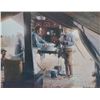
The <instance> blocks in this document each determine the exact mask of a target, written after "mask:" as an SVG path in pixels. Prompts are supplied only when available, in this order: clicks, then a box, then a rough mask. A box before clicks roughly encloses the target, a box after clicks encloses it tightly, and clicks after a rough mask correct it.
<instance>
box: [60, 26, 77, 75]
mask: <svg viewBox="0 0 100 100" xmlns="http://www.w3.org/2000/svg"><path fill="white" fill-rule="evenodd" d="M74 42H75V38H74V36H73V34H72V29H69V28H66V27H64V28H63V33H62V36H61V37H60V43H61V44H62V48H63V53H64V60H65V67H66V74H67V76H68V77H71V76H72V75H73V73H72V48H73V46H74Z"/></svg>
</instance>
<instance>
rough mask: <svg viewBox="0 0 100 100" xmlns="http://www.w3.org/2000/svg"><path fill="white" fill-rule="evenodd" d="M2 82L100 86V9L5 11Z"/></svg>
mask: <svg viewBox="0 0 100 100" xmlns="http://www.w3.org/2000/svg"><path fill="white" fill-rule="evenodd" d="M0 40H1V44H0V47H1V54H0V57H1V71H0V77H1V79H0V86H1V88H99V87H100V12H1V34H0Z"/></svg>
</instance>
